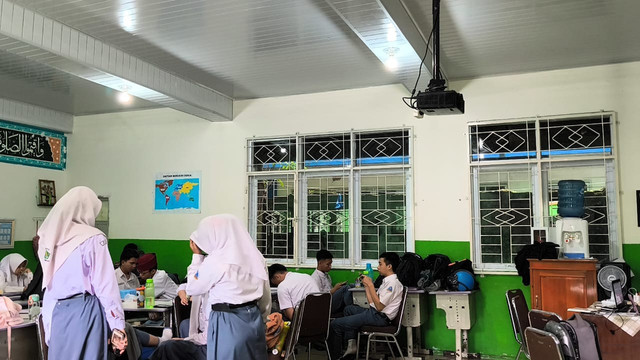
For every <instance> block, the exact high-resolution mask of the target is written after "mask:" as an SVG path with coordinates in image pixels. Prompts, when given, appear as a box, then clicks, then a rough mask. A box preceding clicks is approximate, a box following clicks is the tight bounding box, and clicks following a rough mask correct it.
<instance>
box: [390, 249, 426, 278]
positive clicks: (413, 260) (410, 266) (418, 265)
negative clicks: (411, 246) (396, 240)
mask: <svg viewBox="0 0 640 360" xmlns="http://www.w3.org/2000/svg"><path fill="white" fill-rule="evenodd" d="M423 267H424V262H423V261H422V256H420V255H418V254H416V253H412V252H407V253H405V254H404V255H402V257H401V258H400V265H398V269H397V270H396V274H397V275H398V280H400V282H401V283H402V285H404V286H408V287H416V286H418V280H420V272H421V271H422V270H423Z"/></svg>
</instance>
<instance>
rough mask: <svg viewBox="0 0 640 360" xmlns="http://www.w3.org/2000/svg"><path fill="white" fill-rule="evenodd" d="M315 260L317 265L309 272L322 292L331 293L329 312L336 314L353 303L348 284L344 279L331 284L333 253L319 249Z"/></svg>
mask: <svg viewBox="0 0 640 360" xmlns="http://www.w3.org/2000/svg"><path fill="white" fill-rule="evenodd" d="M316 261H317V262H318V265H317V266H316V270H315V271H314V272H313V274H311V277H312V278H313V280H315V282H316V284H318V288H319V289H320V291H322V292H329V293H331V313H332V314H337V313H341V312H342V310H344V307H345V306H347V305H352V304H353V297H352V296H351V294H350V293H349V287H350V286H349V285H347V282H346V281H343V282H340V283H337V284H335V285H334V286H332V285H331V275H329V271H331V266H332V264H333V254H332V253H331V252H329V251H328V250H324V249H323V250H320V251H318V252H317V253H316Z"/></svg>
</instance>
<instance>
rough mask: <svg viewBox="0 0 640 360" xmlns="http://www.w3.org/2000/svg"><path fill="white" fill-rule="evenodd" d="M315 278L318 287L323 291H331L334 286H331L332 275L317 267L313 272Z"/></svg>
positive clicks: (312, 275)
mask: <svg viewBox="0 0 640 360" xmlns="http://www.w3.org/2000/svg"><path fill="white" fill-rule="evenodd" d="M311 277H312V278H313V280H315V282H316V284H318V289H320V291H322V292H331V289H333V286H331V275H329V273H326V272H324V271H320V270H318V269H316V270H315V271H314V272H313V274H311Z"/></svg>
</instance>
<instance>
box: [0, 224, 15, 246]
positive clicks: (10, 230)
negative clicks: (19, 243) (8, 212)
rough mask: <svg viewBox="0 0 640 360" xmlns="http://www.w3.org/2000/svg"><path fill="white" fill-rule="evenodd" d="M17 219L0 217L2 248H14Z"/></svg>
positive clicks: (0, 241) (0, 244) (0, 242)
mask: <svg viewBox="0 0 640 360" xmlns="http://www.w3.org/2000/svg"><path fill="white" fill-rule="evenodd" d="M14 231H15V221H14V220H8V219H0V249H13V236H14Z"/></svg>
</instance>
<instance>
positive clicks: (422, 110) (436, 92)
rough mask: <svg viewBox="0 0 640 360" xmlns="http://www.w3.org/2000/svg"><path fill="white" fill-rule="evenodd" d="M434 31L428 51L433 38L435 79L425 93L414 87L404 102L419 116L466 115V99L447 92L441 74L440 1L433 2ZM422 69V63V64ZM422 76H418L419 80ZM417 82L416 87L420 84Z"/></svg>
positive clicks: (454, 92)
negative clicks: (416, 111)
mask: <svg viewBox="0 0 640 360" xmlns="http://www.w3.org/2000/svg"><path fill="white" fill-rule="evenodd" d="M432 10H433V29H432V30H431V36H430V37H429V40H427V50H426V51H425V56H424V57H423V59H422V61H423V62H424V58H426V56H427V51H428V49H429V41H430V40H431V37H433V60H432V69H433V79H431V81H429V85H428V86H427V89H426V90H425V91H418V93H417V94H416V89H415V87H414V89H413V91H412V92H411V96H410V97H405V98H403V100H404V101H405V103H406V104H407V105H408V106H409V107H410V108H412V109H415V110H418V115H419V117H421V116H422V115H454V114H464V98H463V97H462V94H459V93H458V92H456V91H454V90H447V83H446V80H445V79H444V78H443V77H442V73H441V72H440V0H433V2H432ZM420 67H422V63H421V64H420ZM419 79H420V76H419V75H418V80H419ZM418 80H416V85H417V84H418ZM407 100H408V101H407Z"/></svg>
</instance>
